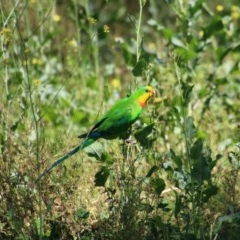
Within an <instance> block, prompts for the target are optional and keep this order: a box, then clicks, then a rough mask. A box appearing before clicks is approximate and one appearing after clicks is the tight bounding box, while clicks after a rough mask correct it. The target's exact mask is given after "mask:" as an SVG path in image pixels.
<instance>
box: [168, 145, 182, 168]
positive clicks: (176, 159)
mask: <svg viewBox="0 0 240 240" xmlns="http://www.w3.org/2000/svg"><path fill="white" fill-rule="evenodd" d="M168 155H169V156H170V158H171V159H172V160H173V161H174V163H175V164H176V165H177V167H178V168H179V169H181V168H182V159H181V158H180V157H179V156H177V155H176V153H175V152H174V150H173V149H172V148H171V149H170V151H169V154H168Z"/></svg>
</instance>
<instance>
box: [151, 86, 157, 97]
mask: <svg viewBox="0 0 240 240" xmlns="http://www.w3.org/2000/svg"><path fill="white" fill-rule="evenodd" d="M156 95H157V92H156V90H155V89H154V88H153V90H152V96H156Z"/></svg>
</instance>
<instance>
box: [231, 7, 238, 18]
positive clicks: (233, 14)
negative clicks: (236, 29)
mask: <svg viewBox="0 0 240 240" xmlns="http://www.w3.org/2000/svg"><path fill="white" fill-rule="evenodd" d="M231 17H232V19H233V20H238V19H239V18H240V8H239V7H238V6H236V5H233V6H232V7H231Z"/></svg>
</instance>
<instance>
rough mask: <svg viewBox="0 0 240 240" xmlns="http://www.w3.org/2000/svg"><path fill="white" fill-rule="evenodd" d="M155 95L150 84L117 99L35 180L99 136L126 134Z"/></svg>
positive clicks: (112, 136) (107, 137)
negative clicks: (71, 147) (72, 145)
mask: <svg viewBox="0 0 240 240" xmlns="http://www.w3.org/2000/svg"><path fill="white" fill-rule="evenodd" d="M155 95H156V90H155V89H154V88H153V87H152V86H144V87H141V88H139V89H138V90H137V91H136V92H134V93H133V94H132V95H130V96H128V97H125V98H123V99H120V100H118V101H117V102H116V103H115V104H114V105H113V106H112V107H111V108H110V109H109V110H108V111H107V112H106V113H105V114H104V115H103V116H102V117H101V118H100V119H99V120H98V121H97V123H96V124H95V125H94V126H93V127H92V128H91V130H90V131H89V132H87V133H85V134H82V135H80V136H78V138H80V139H84V140H83V141H82V143H80V144H79V145H78V146H76V147H75V148H74V149H72V150H71V151H69V152H68V153H66V154H65V155H63V156H62V157H61V158H59V159H58V160H56V161H55V162H54V163H53V164H52V165H51V166H50V167H49V168H47V169H46V170H45V171H44V172H43V173H42V174H41V175H40V176H39V177H38V179H37V181H38V180H40V179H41V178H42V177H43V176H45V175H46V174H48V173H49V172H50V171H51V170H52V169H53V168H54V167H56V166H57V165H58V164H60V163H62V162H63V161H65V160H66V159H68V158H69V157H71V156H72V155H74V154H75V153H77V152H79V151H80V150H83V149H84V148H86V147H88V146H90V145H91V144H92V143H94V142H95V141H96V140H98V139H100V138H103V139H107V140H111V139H115V138H117V137H121V136H124V135H126V133H127V132H128V131H129V130H130V129H131V126H132V124H133V123H134V122H135V121H136V120H137V119H138V118H139V116H140V115H141V113H142V111H143V108H144V107H145V105H146V103H147V102H148V100H149V99H150V98H151V97H153V96H155Z"/></svg>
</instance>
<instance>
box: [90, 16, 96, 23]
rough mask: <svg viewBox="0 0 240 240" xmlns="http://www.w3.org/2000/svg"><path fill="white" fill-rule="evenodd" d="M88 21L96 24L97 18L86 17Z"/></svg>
mask: <svg viewBox="0 0 240 240" xmlns="http://www.w3.org/2000/svg"><path fill="white" fill-rule="evenodd" d="M88 21H89V22H90V23H91V24H96V22H97V19H95V18H93V17H89V18H88Z"/></svg>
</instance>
